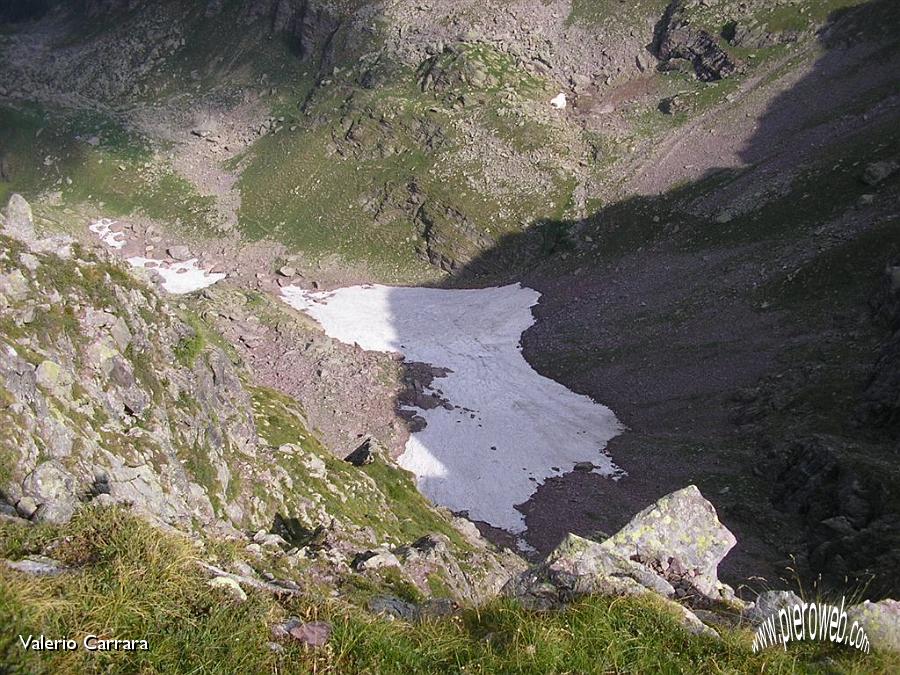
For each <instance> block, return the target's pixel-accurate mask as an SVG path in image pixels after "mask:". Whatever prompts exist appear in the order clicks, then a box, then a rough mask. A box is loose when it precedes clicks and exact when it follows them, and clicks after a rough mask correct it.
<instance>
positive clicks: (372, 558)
mask: <svg viewBox="0 0 900 675" xmlns="http://www.w3.org/2000/svg"><path fill="white" fill-rule="evenodd" d="M383 567H400V561H399V560H398V559H397V556H395V555H394V554H393V553H391V552H390V551H388V550H387V549H386V548H377V549H374V550H371V551H365V552H364V553H360V554H359V555H357V556H356V558H354V560H353V569H355V570H356V571H357V572H365V571H366V570H377V569H381V568H383Z"/></svg>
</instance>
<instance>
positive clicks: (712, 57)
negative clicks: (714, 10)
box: [654, 0, 737, 82]
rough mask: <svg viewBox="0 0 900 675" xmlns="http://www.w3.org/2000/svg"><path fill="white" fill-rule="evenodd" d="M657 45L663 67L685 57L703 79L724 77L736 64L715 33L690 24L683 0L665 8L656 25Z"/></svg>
mask: <svg viewBox="0 0 900 675" xmlns="http://www.w3.org/2000/svg"><path fill="white" fill-rule="evenodd" d="M654 47H655V52H656V56H657V57H658V58H659V60H660V61H661V62H662V66H663V67H671V62H672V61H673V60H675V59H684V60H686V61H689V62H690V63H691V64H692V65H693V68H694V72H695V73H696V75H697V77H698V78H699V79H701V80H703V81H704V82H711V81H713V80H721V79H722V78H725V77H728V76H729V75H731V74H732V73H734V71H735V70H736V68H737V65H736V64H735V62H734V61H733V60H732V59H731V57H730V56H729V55H728V53H727V52H726V51H725V50H724V49H722V47H720V46H719V43H718V42H717V41H716V38H715V37H713V36H712V35H710V34H709V33H708V32H706V31H705V30H702V29H698V28H695V27H694V26H692V25H691V23H690V21H689V20H688V19H687V18H686V17H685V2H684V0H673V1H672V3H671V4H670V5H669V6H668V8H667V9H666V13H665V15H664V16H663V18H662V20H661V21H660V23H659V25H658V26H657V31H656V40H655V42H654Z"/></svg>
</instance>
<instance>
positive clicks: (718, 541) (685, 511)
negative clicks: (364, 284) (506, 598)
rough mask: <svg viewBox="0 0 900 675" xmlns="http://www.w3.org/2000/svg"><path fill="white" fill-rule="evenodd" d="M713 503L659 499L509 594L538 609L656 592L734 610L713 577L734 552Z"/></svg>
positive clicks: (563, 551)
mask: <svg viewBox="0 0 900 675" xmlns="http://www.w3.org/2000/svg"><path fill="white" fill-rule="evenodd" d="M735 543H736V542H735V538H734V535H732V534H731V532H729V531H728V530H727V529H726V528H725V527H724V526H723V525H722V524H721V523H720V522H719V519H718V517H717V516H716V511H715V509H714V508H713V506H712V504H710V503H709V502H708V501H706V500H705V499H704V498H703V496H702V495H701V494H700V491H699V490H698V489H697V488H696V487H695V486H693V485H691V486H688V487H686V488H684V489H682V490H678V491H677V492H673V493H672V494H670V495H666V496H665V497H663V498H661V499H660V500H659V501H657V502H656V503H655V504H653V505H652V506H650V507H649V508H647V509H644V510H643V511H641V512H640V513H638V514H637V515H636V516H635V517H634V518H632V520H631V522H629V523H628V524H627V525H626V526H625V527H624V528H622V529H621V530H620V531H619V532H618V533H616V534H615V535H613V536H612V537H610V538H609V539H607V540H606V541H604V542H603V543H602V544H601V543H597V542H594V541H590V540H588V539H583V538H581V537H578V536H576V535H574V534H570V535H568V537H566V539H565V540H564V541H563V542H562V544H560V545H559V547H557V548H556V550H554V551H553V552H552V553H551V554H550V555H549V556H548V557H547V560H546V561H544V562H543V563H542V564H540V565H537V566H535V567H532V568H531V569H529V570H527V571H526V572H524V573H523V574H521V575H519V576H518V577H516V578H514V579H513V580H511V581H510V582H509V583H508V584H507V585H506V587H505V588H504V592H505V593H506V594H507V595H511V596H514V597H517V598H519V599H520V600H521V601H522V602H523V603H524V604H526V605H529V606H531V607H535V608H548V607H552V606H555V605H558V604H561V603H565V602H568V601H571V600H572V599H574V598H577V597H579V596H583V595H595V594H601V595H640V594H644V593H651V592H652V593H656V594H658V595H660V596H663V597H665V598H668V599H674V598H678V599H683V600H684V601H685V602H687V603H688V604H690V605H692V606H694V607H701V608H702V607H712V606H720V605H723V604H724V605H731V604H735V603H736V602H737V601H736V600H735V597H734V593H733V591H732V590H731V588H729V587H728V586H726V585H725V584H723V583H721V582H720V581H719V580H718V578H717V575H716V569H717V567H718V564H719V562H720V561H721V560H722V558H724V557H725V555H726V554H727V553H728V551H730V550H731V548H732V547H733V546H734V545H735Z"/></svg>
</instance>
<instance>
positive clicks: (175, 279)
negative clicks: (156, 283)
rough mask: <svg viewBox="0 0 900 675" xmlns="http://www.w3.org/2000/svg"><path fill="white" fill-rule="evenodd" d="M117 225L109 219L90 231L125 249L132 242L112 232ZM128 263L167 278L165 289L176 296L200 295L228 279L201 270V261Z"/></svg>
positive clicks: (137, 259)
mask: <svg viewBox="0 0 900 675" xmlns="http://www.w3.org/2000/svg"><path fill="white" fill-rule="evenodd" d="M116 222H117V221H115V220H110V219H109V218H101V219H100V220H98V221H97V222H96V223H93V224H91V225H90V226H88V229H89V230H90V231H91V232H93V233H94V234H96V235H97V236H98V237H100V241H102V242H103V243H104V244H106V245H107V246H109V247H110V248H114V249H117V250H118V249H121V248H124V246H125V244H126V243H128V242H127V240H126V238H125V233H124V232H113V231H112V226H113V225H115V224H116ZM127 261H128V264H129V265H131V266H132V267H144V268H147V269H152V270H154V271H156V272H157V273H158V274H159V275H160V276H161V277H162V278H163V284H162V286H163V288H164V289H165V290H166V291H168V292H169V293H173V294H181V293H191V292H192V291H199V290H200V289H202V288H206V287H207V286H212V285H213V284H214V283H216V282H217V281H219V280H221V279H224V278H225V275H224V274H222V273H213V272H207V271H205V270H203V269H201V268H200V267H198V266H197V258H191V259H190V260H185V261H184V262H173V263H169V262H166V261H165V260H156V259H154V258H142V257H140V256H135V257H132V258H128V259H127Z"/></svg>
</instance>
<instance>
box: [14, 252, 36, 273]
mask: <svg viewBox="0 0 900 675" xmlns="http://www.w3.org/2000/svg"><path fill="white" fill-rule="evenodd" d="M19 261H20V262H21V263H22V264H23V265H25V269H27V270H28V271H30V272H35V271H37V268H38V267H40V266H41V261H40V260H38V258H37V256H35V255H32V254H31V253H22V254H20V255H19Z"/></svg>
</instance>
